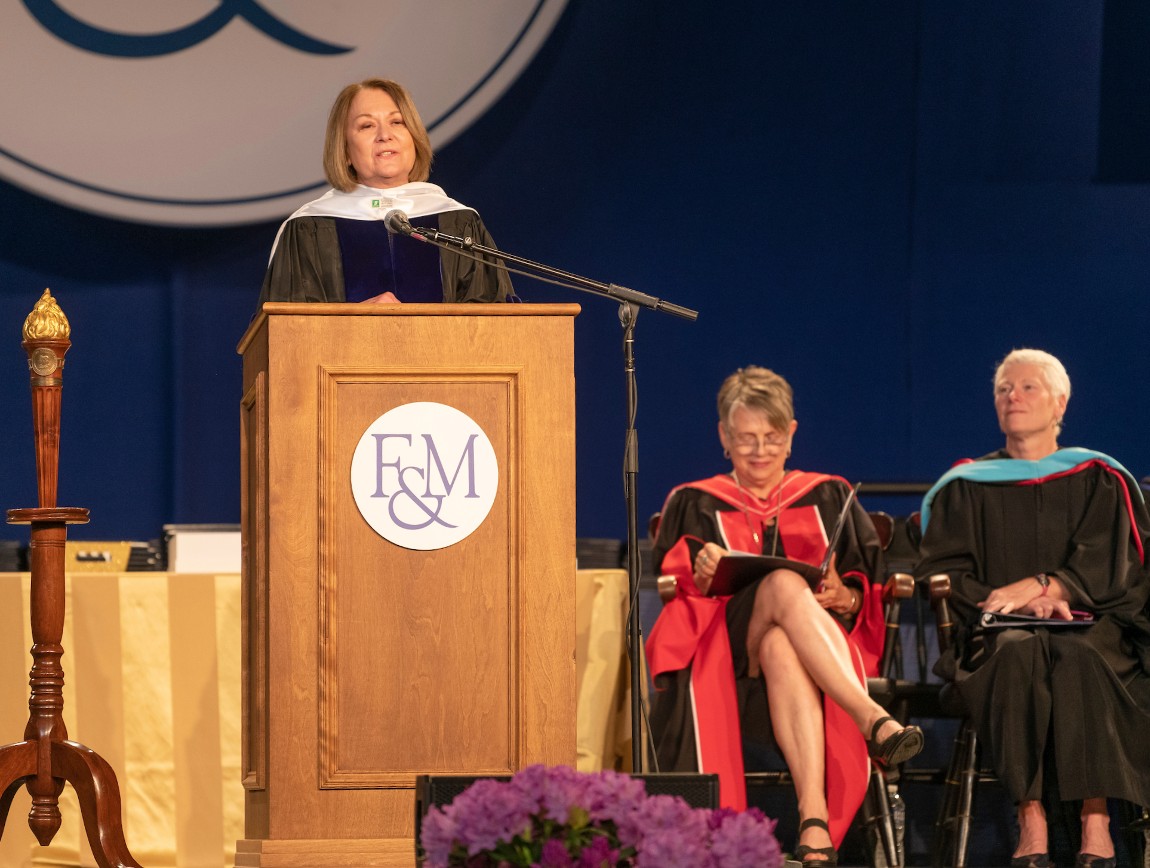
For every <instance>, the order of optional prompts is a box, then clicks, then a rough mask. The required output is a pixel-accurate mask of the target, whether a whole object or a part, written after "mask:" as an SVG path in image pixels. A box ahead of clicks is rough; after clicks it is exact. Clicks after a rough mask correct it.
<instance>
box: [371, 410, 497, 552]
mask: <svg viewBox="0 0 1150 868" xmlns="http://www.w3.org/2000/svg"><path fill="white" fill-rule="evenodd" d="M498 489H499V462H498V461H497V460H496V457H495V450H494V449H493V448H492V446H491V441H490V440H488V439H487V435H486V434H485V433H484V432H483V429H482V428H480V427H479V425H478V424H476V422H475V421H474V420H473V419H472V418H471V417H470V416H468V415H467V414H466V413H462V412H460V411H459V410H457V409H455V408H454V407H449V406H447V405H446V404H436V403H432V402H430V401H417V402H415V403H412V404H404V405H403V406H401V407H396V408H395V409H393V410H388V411H387V412H386V413H384V414H383V415H382V416H380V417H379V418H378V419H376V420H375V421H374V422H372V423H371V425H369V426H368V428H367V430H366V431H365V432H364V433H363V436H362V437H361V438H360V440H359V443H358V445H357V446H356V447H355V453H354V454H353V455H352V459H351V491H352V496H353V497H354V498H355V505H356V506H357V507H359V512H360V515H362V516H363V518H364V521H366V522H367V523H368V524H369V525H371V527H372V528H373V529H374V530H375V531H376V533H378V534H379V535H380V536H382V537H383V538H384V539H387V540H390V541H391V542H393V543H395V544H396V545H399V546H403V547H404V548H408V549H418V550H420V551H427V550H430V549H441V548H446V547H447V546H450V545H454V544H455V543H457V542H459V541H460V540H461V539H464V538H465V537H467V536H469V535H470V534H471V533H472V532H473V531H474V530H475V529H476V528H477V527H479V526H480V525H481V524H483V520H484V519H485V518H487V514H488V513H489V512H490V511H491V505H492V504H493V503H494V502H495V494H496V491H497V490H498Z"/></svg>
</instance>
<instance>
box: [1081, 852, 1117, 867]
mask: <svg viewBox="0 0 1150 868" xmlns="http://www.w3.org/2000/svg"><path fill="white" fill-rule="evenodd" d="M1074 864H1075V866H1086V868H1114V866H1116V865H1117V864H1118V858H1117V857H1116V856H1095V855H1094V854H1093V853H1079V854H1078V860H1077V861H1076V862H1075V863H1074Z"/></svg>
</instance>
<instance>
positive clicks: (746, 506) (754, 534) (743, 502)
mask: <svg viewBox="0 0 1150 868" xmlns="http://www.w3.org/2000/svg"><path fill="white" fill-rule="evenodd" d="M731 478H732V479H734V480H735V487H736V488H737V489H738V490H739V501H740V506H739V511H740V512H742V513H743V521H745V522H746V523H747V530H748V531H750V533H751V539H753V540H754V541H755V545H756V546H758V547H759V551H762V543H761V541H760V538H759V532H758V531H757V530H755V527H754V525H752V524H751V514H750V507H751V502H750V500H748V495H749V494H750V492H747V491H745V490H744V489H743V483H741V482H739V474H738V473H737V472H736V471H734V470H732V471H731ZM786 484H787V473H786V471H785V470H784V471H783V478H782V479H780V480H779V484H778V486H777V487H776V488H775V491H776V492H777V495H776V497H775V517H774V519H773V520H772V521H769V522H761V524H760V526H766V525H770V524H773V525H774V527H775V538H774V540H773V541H772V542H771V555H774V554H775V552H777V551H778V548H779V515H780V514H782V511H783V488H784V487H785V486H786ZM756 497H757V495H756ZM767 498H768V499H769V498H770V495H769V494H768V495H767Z"/></svg>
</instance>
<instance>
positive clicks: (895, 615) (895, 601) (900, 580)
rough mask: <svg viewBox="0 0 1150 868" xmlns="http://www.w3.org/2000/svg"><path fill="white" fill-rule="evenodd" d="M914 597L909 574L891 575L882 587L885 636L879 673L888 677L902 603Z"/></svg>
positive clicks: (911, 577) (912, 579)
mask: <svg viewBox="0 0 1150 868" xmlns="http://www.w3.org/2000/svg"><path fill="white" fill-rule="evenodd" d="M913 596H914V576H912V575H911V574H910V573H891V574H890V576H889V577H888V578H887V580H886V584H885V585H883V587H882V602H883V617H884V619H885V621H886V636H885V638H884V639H883V646H882V660H880V661H879V670H878V671H879V673H880V674H881V675H882V676H883V677H884V678H888V677H890V670H891V665H892V663H893V662H894V654H895V649H896V648H897V647H898V644H899V643H898V631H899V621H900V620H901V618H900V615H901V609H902V601H903V600H909V599H910V598H911V597H913Z"/></svg>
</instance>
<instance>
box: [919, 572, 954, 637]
mask: <svg viewBox="0 0 1150 868" xmlns="http://www.w3.org/2000/svg"><path fill="white" fill-rule="evenodd" d="M926 586H927V591H928V593H929V594H930V606H931V608H932V609H934V621H935V627H936V628H937V630H938V650H939V653H940V654H941V653H945V652H946V651H947V649H949V648H950V646H951V643H952V642H953V641H954V619H953V618H952V617H951V614H950V605H949V603H948V602H947V601H948V600H949V599H950V576H949V575H947V574H946V573H935V574H934V575H933V576H929V577H927V579H926Z"/></svg>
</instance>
